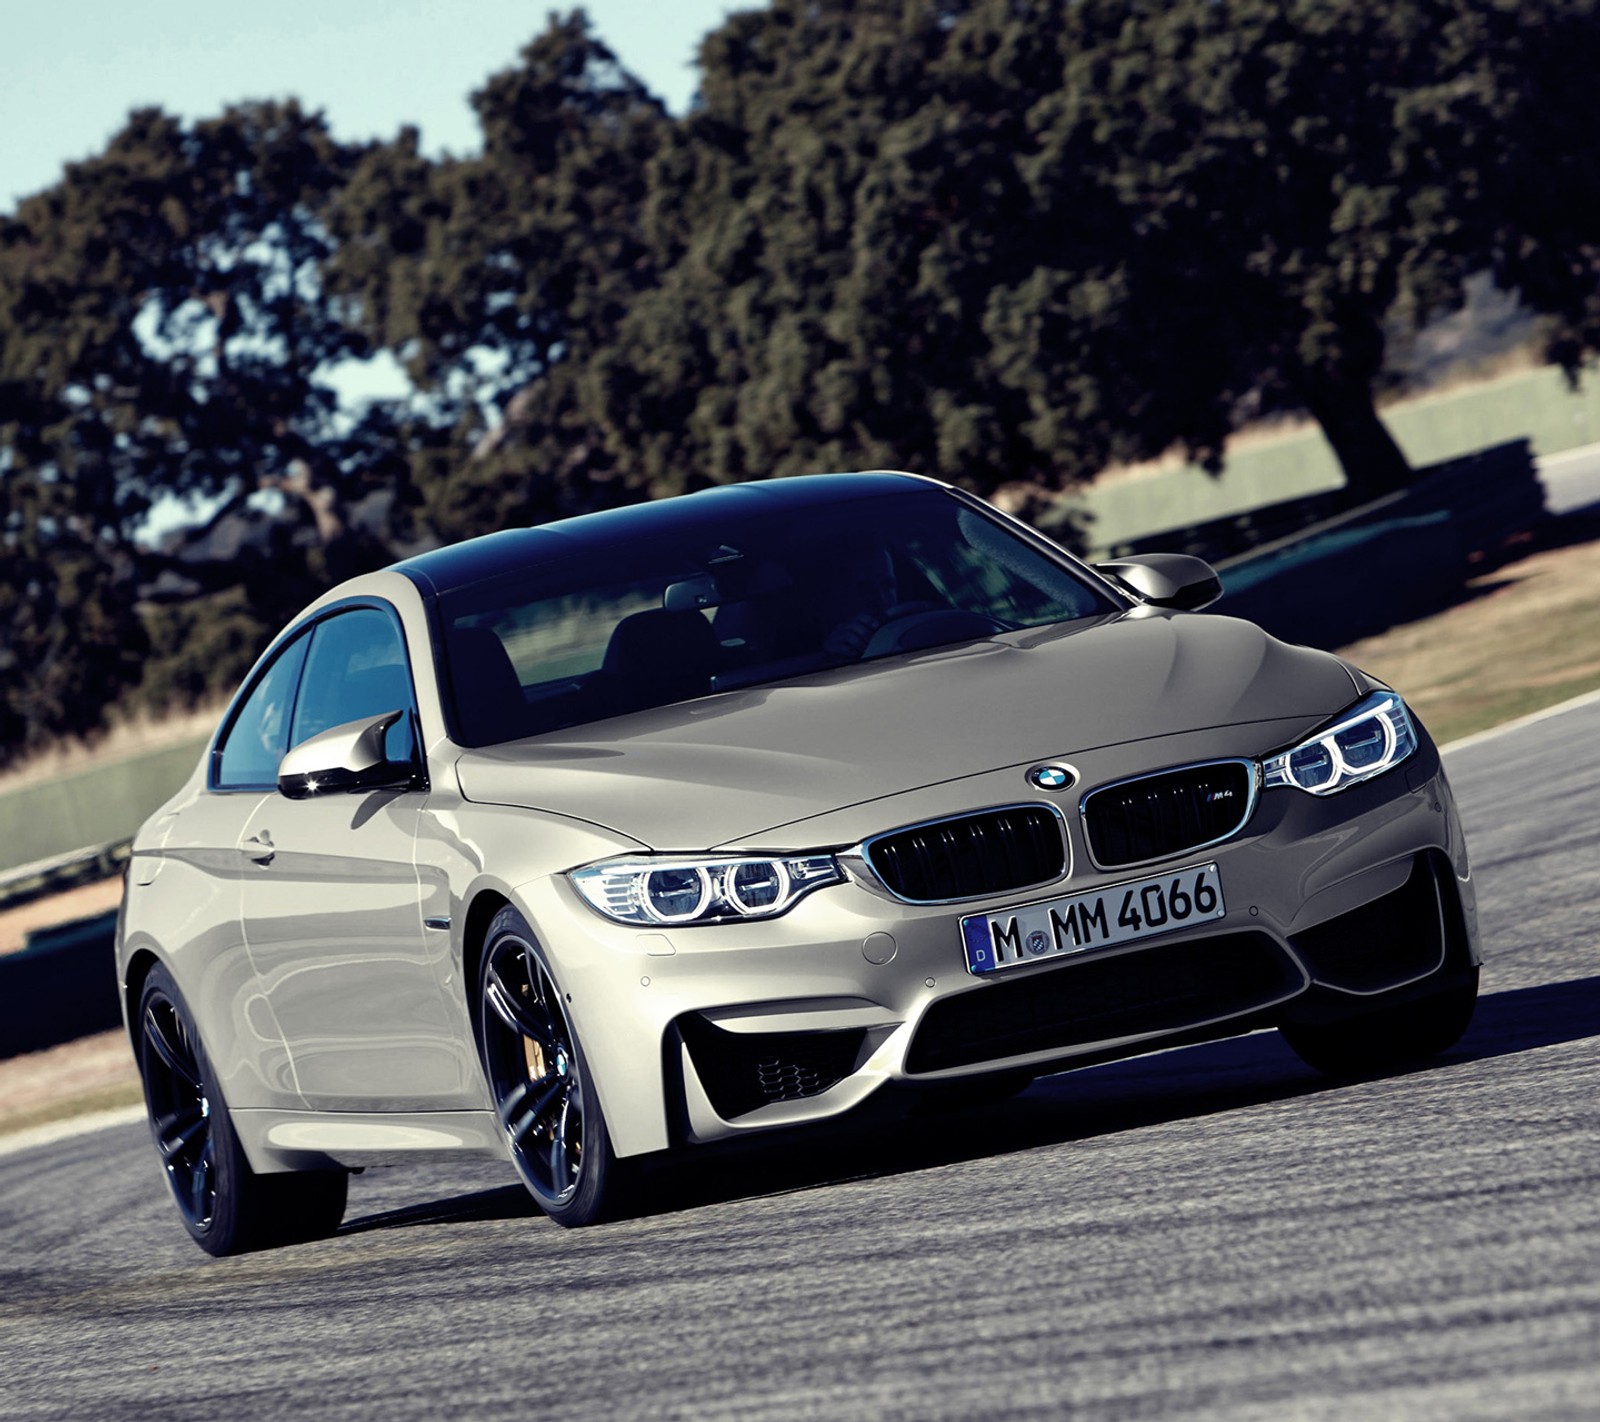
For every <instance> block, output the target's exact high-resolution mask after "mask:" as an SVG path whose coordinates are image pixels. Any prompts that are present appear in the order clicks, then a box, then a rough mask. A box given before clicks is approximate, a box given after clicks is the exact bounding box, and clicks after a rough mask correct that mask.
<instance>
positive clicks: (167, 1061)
mask: <svg viewBox="0 0 1600 1422" xmlns="http://www.w3.org/2000/svg"><path fill="white" fill-rule="evenodd" d="M144 1037H145V1041H147V1042H149V1044H150V1045H151V1046H152V1047H154V1048H155V1053H156V1055H157V1056H158V1057H160V1058H161V1060H162V1063H163V1064H164V1065H165V1066H166V1068H167V1070H168V1071H170V1072H171V1073H172V1074H173V1075H174V1076H176V1077H177V1078H178V1079H179V1080H181V1081H182V1082H184V1083H185V1084H186V1085H188V1086H190V1087H193V1088H194V1090H195V1091H199V1090H201V1085H200V1071H199V1068H198V1067H197V1066H196V1064H195V1061H194V1054H193V1053H192V1052H191V1051H190V1050H189V1048H188V1045H187V1043H184V1044H181V1045H180V1044H179V1043H177V1042H174V1041H173V1040H172V1039H171V1038H170V1037H169V1036H168V1035H167V1029H166V1027H165V1025H164V1024H163V1023H162V1022H161V1020H160V1019H159V1018H158V1017H157V1016H156V1012H155V1007H154V1006H153V1005H152V1006H151V1007H148V1008H146V1009H145V1014H144Z"/></svg>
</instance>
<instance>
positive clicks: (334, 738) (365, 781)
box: [278, 711, 417, 800]
mask: <svg viewBox="0 0 1600 1422" xmlns="http://www.w3.org/2000/svg"><path fill="white" fill-rule="evenodd" d="M403 715H405V712H404V711H385V712H384V713H383V715H381V716H364V717H362V718H361V719H360V720H359V721H346V722H345V723H344V725H342V726H333V727H331V728H329V729H328V730H326V731H323V732H322V733H321V734H320V735H315V736H312V737H311V739H310V740H308V741H301V742H300V744H299V745H297V746H296V747H294V749H293V750H291V751H290V752H289V753H288V754H287V755H286V756H284V758H283V759H282V760H281V761H279V762H278V793H279V794H281V795H286V796H288V798H289V799H291V800H305V799H309V798H310V797H311V796H312V795H326V794H331V793H336V792H339V791H351V790H382V789H401V788H403V787H405V786H409V785H411V784H412V783H413V782H414V781H415V779H416V774H417V772H416V767H415V766H414V765H412V764H411V763H410V762H409V761H398V760H389V759H387V758H386V757H385V756H384V753H383V738H384V735H385V734H386V733H387V731H388V729H389V727H390V726H392V725H394V723H395V722H396V721H398V720H399V719H400V718H401V717H402V716H403Z"/></svg>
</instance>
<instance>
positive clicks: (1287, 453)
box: [1068, 367, 1600, 551]
mask: <svg viewBox="0 0 1600 1422" xmlns="http://www.w3.org/2000/svg"><path fill="white" fill-rule="evenodd" d="M1384 422H1385V423H1386V424H1387V425H1388V426H1389V428H1390V430H1391V431H1392V432H1393V434H1394V437H1395V439H1396V440H1398V441H1399V444H1400V447H1401V448H1402V449H1403V450H1404V451H1405V453H1406V457H1407V458H1408V459H1409V460H1410V461H1411V463H1412V465H1413V466H1417V467H1420V466H1422V465H1425V464H1437V463H1438V462H1439V461H1440V460H1444V459H1453V458H1455V457H1456V456H1458V455H1462V454H1471V453H1473V452H1474V451H1476V450H1480V449H1484V448H1487V447H1489V446H1492V445H1497V444H1502V443H1504V442H1505V441H1506V440H1510V439H1515V438H1517V437H1518V436H1521V437H1523V438H1525V439H1527V440H1528V441H1529V443H1530V444H1531V445H1532V447H1533V453H1534V455H1535V456H1536V457H1537V456H1539V455H1542V454H1556V453H1559V452H1560V451H1561V450H1564V449H1575V448H1578V447H1579V446H1581V445H1586V444H1593V443H1595V442H1596V441H1600V381H1596V380H1594V379H1590V380H1587V381H1585V382H1584V383H1583V385H1581V386H1580V387H1579V388H1578V390H1577V391H1575V392H1574V391H1573V390H1571V389H1570V388H1569V387H1568V385H1567V382H1566V378H1565V377H1564V376H1563V375H1562V374H1561V372H1560V371H1559V370H1557V369H1555V368H1554V367H1543V368H1541V369H1538V370H1530V371H1520V372H1518V373H1517V374H1515V375H1508V376H1503V377H1502V378H1501V379H1499V380H1495V381H1491V382H1488V383H1486V384H1482V385H1469V386H1463V387H1461V388H1460V389H1458V390H1452V391H1448V392H1446V393H1444V394H1441V395H1429V396H1423V397H1422V398H1420V399H1416V400H1409V401H1406V402H1405V403H1404V404H1400V405H1395V406H1391V407H1390V408H1389V409H1387V410H1385V411H1384ZM1343 483H1344V475H1343V474H1342V473H1341V472H1340V469H1339V462H1338V460H1336V459H1335V458H1334V455H1333V450H1332V449H1330V448H1329V446H1328V442H1327V441H1326V440H1325V439H1323V437H1322V435H1321V433H1320V432H1318V431H1316V430H1303V431H1299V432H1297V433H1294V434H1288V435H1284V436H1283V437H1281V438H1278V439H1271V438H1266V439H1261V440H1259V441H1257V442H1253V443H1251V444H1250V445H1249V447H1247V448H1245V449H1242V450H1239V451H1238V452H1237V453H1235V454H1231V455H1230V456H1229V457H1228V463H1227V466H1226V468H1225V469H1224V470H1223V473H1222V475H1221V477H1220V478H1213V477H1211V476H1210V475H1208V474H1206V472H1205V471H1204V470H1202V469H1200V468H1198V467H1197V466H1195V465H1184V466H1180V467H1177V468H1173V469H1167V470H1162V471H1161V472H1160V473H1157V474H1148V475H1144V476H1142V477H1138V478H1128V479H1122V480H1119V481H1116V482H1113V483H1109V484H1105V485H1102V486H1100V487H1091V488H1089V489H1086V490H1084V491H1083V492H1082V493H1081V494H1078V495H1074V496H1073V498H1072V499H1071V500H1070V501H1069V503H1068V507H1070V508H1072V509H1073V510H1075V511H1076V512H1077V513H1078V515H1079V517H1081V518H1083V519H1084V520H1085V525H1084V536H1085V538H1086V540H1087V543H1088V546H1089V548H1090V550H1091V551H1096V550H1100V549H1105V548H1109V547H1111V546H1112V545H1113V544H1116V543H1121V542H1124V541H1126V540H1130V539H1134V538H1139V537H1142V536H1144V535H1146V534H1150V533H1157V532H1160V531H1161V530H1163V529H1168V528H1187V527H1190V526H1191V525H1194V524H1199V523H1209V522H1210V521H1211V520H1212V519H1219V518H1226V517H1228V516H1229V515H1231V514H1238V513H1243V512H1245V511H1246V510H1248V509H1254V508H1259V507H1261V505H1263V504H1271V503H1279V502H1282V501H1284V500H1288V499H1294V498H1299V497H1301V496H1302V495H1306V494H1320V493H1326V492H1328V491H1330V490H1333V489H1337V488H1339V487H1340V486H1341V485H1343Z"/></svg>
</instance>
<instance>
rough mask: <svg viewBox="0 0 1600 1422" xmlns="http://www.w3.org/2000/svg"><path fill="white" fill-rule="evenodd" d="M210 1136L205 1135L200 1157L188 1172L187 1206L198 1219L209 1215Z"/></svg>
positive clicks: (203, 1218) (204, 1218)
mask: <svg viewBox="0 0 1600 1422" xmlns="http://www.w3.org/2000/svg"><path fill="white" fill-rule="evenodd" d="M211 1171H212V1155H211V1137H210V1136H209V1135H208V1136H207V1137H206V1143H205V1146H204V1148H203V1149H202V1150H201V1152H200V1158H199V1159H198V1160H197V1161H195V1163H194V1169H193V1170H192V1171H191V1172H190V1174H189V1208H190V1210H191V1211H192V1212H193V1214H194V1218H195V1219H196V1220H197V1221H198V1220H206V1219H209V1218H210V1216H211V1211H210V1209H209V1208H208V1205H209V1204H210V1199H211Z"/></svg>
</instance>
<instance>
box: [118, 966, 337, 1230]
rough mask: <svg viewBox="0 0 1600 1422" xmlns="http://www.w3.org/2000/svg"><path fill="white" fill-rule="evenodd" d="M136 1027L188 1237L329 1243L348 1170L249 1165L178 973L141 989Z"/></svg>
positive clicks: (154, 1117)
mask: <svg viewBox="0 0 1600 1422" xmlns="http://www.w3.org/2000/svg"><path fill="white" fill-rule="evenodd" d="M135 1032H136V1043H137V1047H138V1064H139V1075H140V1076H141V1078H142V1079H143V1081H144V1099H145V1108H146V1110H147V1111H148V1113H149V1118H150V1133H151V1136H152V1137H153V1138H154V1140H155V1146H156V1153H157V1154H158V1155H159V1156H160V1158H161V1164H162V1167H163V1171H164V1173H165V1175H166V1178H167V1185H168V1187H169V1188H170V1189H171V1191H172V1198H173V1201H174V1203H176V1205H177V1206H178V1213H179V1215H180V1216H181V1217H182V1219H183V1224H184V1228H185V1229H187V1230H188V1231H189V1236H190V1238H191V1239H193V1240H194V1242H195V1243H196V1244H198V1245H199V1246H200V1247H201V1248H202V1249H203V1250H205V1251H206V1253H207V1254H214V1255H219V1256H220V1255H226V1254H243V1253H245V1252H247V1251H249V1250H252V1249H269V1248H272V1247H273V1246H275V1245H280V1244H296V1243H300V1242H302V1241H305V1240H309V1239H320V1238H322V1237H324V1236H326V1235H330V1234H332V1233H333V1232H334V1231H335V1230H336V1229H338V1228H339V1221H340V1220H341V1219H342V1218H343V1217H344V1207H345V1199H346V1194H347V1192H348V1190H349V1183H350V1178H349V1176H348V1175H347V1174H346V1173H345V1172H344V1171H342V1170H313V1171H291V1172H286V1173H283V1174H271V1175H262V1174H258V1173H257V1172H256V1171H255V1170H253V1169H252V1168H251V1166H250V1162H249V1160H248V1159H246V1157H245V1153H244V1147H243V1146H241V1145H240V1143H239V1137H238V1135H237V1133H236V1132H235V1131H234V1129H233V1121H232V1118H231V1117H230V1116H229V1115H228V1106H227V1102H226V1101H224V1100H223V1096H222V1090H221V1087H220V1085H219V1084H218V1081H217V1077H216V1073H215V1072H214V1071H213V1069H212V1066H211V1062H210V1060H209V1058H208V1057H207V1056H206V1052H205V1046H204V1044H203V1043H202V1042H201V1040H200V1033H199V1030H198V1029H197V1028H196V1026H195V1022H194V1016H193V1014H192V1013H191V1012H190V1011H189V1008H188V1005H187V1004H186V1003H185V1002H184V1000H183V995H182V994H181V993H180V992H179V991H178V985H177V983H176V982H174V981H173V978H172V974H171V973H170V972H168V971H167V969H166V968H165V967H164V966H163V965H161V964H159V963H158V964H157V965H156V966H155V967H153V968H152V969H151V970H150V974H149V976H148V977H147V978H146V979H145V981H144V989H143V991H142V992H141V993H140V995H139V1016H138V1021H137V1026H136V1028H135Z"/></svg>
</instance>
